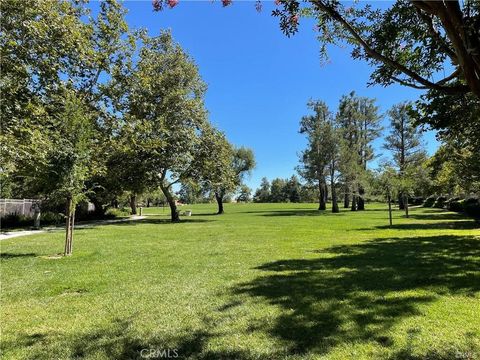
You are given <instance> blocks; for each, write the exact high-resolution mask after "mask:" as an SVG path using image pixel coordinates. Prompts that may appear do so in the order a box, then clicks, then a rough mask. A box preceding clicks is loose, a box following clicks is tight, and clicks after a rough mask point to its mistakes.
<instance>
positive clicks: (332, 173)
mask: <svg viewBox="0 0 480 360" xmlns="http://www.w3.org/2000/svg"><path fill="white" fill-rule="evenodd" d="M330 187H331V188H332V213H338V212H340V210H339V209H338V202H337V190H336V189H335V165H334V164H332V166H331V168H330Z"/></svg>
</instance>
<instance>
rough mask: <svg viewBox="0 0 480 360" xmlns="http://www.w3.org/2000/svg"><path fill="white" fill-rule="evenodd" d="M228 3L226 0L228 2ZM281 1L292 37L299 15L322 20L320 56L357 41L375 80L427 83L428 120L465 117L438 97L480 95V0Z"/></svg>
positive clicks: (279, 12)
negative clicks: (388, 1) (384, 2)
mask: <svg viewBox="0 0 480 360" xmlns="http://www.w3.org/2000/svg"><path fill="white" fill-rule="evenodd" d="M231 2H232V1H231V0H224V1H222V3H223V5H224V6H228V5H230V4H231ZM167 3H168V2H167V1H162V0H155V1H154V2H153V6H154V9H155V10H161V9H162V8H163V4H167ZM176 4H177V2H174V3H171V4H170V6H172V5H173V6H175V5H176ZM276 4H277V5H278V8H277V9H275V10H274V11H273V12H272V14H273V16H276V17H278V18H279V19H280V28H281V29H282V31H283V32H284V33H285V34H286V35H288V36H290V35H292V34H295V33H296V32H297V31H298V28H299V18H300V16H308V17H313V18H314V19H315V20H316V21H317V25H316V28H317V29H318V32H319V33H318V39H319V41H320V45H321V55H322V58H324V59H325V58H327V51H326V50H327V47H328V45H330V44H333V45H335V44H339V45H342V44H344V43H347V44H349V45H351V46H352V47H353V49H352V52H351V56H352V58H354V59H360V60H363V61H365V62H367V63H369V64H370V65H371V66H372V67H373V68H374V70H373V72H372V74H371V76H370V78H371V83H373V84H380V85H384V86H387V85H390V84H392V83H399V84H401V85H403V86H408V87H412V88H416V89H424V90H427V94H426V96H425V97H424V98H423V102H422V101H421V102H420V104H422V105H424V107H425V108H426V109H427V110H428V113H427V114H424V116H422V120H421V121H422V122H423V123H424V124H431V125H435V120H434V122H433V123H430V122H429V121H430V120H432V117H431V116H433V117H437V116H441V117H443V118H444V119H445V123H444V126H443V129H447V130H448V129H449V128H450V127H452V126H455V123H457V124H458V123H460V124H461V120H457V119H462V118H461V117H460V118H455V117H450V116H448V114H449V113H450V112H451V109H452V108H458V107H446V106H444V105H443V104H442V101H441V100H440V101H434V100H435V99H438V98H440V97H441V98H442V99H443V100H446V99H448V100H447V102H448V103H455V102H456V103H458V99H459V98H460V99H462V102H465V101H476V102H477V103H478V101H479V99H480V37H479V36H478V24H479V21H480V2H478V1H473V0H469V1H463V2H460V1H458V0H449V1H427V0H416V1H413V0H411V1H407V0H402V1H396V2H394V3H392V5H391V6H389V7H386V8H378V7H374V6H372V5H371V4H368V3H363V2H358V3H355V4H353V5H352V4H346V3H343V2H341V1H339V0H310V1H308V2H304V3H301V2H300V1H298V0H288V1H287V0H280V1H277V2H276ZM257 8H261V6H260V7H258V6H257ZM442 73H443V74H442ZM445 73H446V74H447V75H445ZM434 78H436V80H434ZM445 110H446V112H444V111H445ZM477 113H478V112H477ZM425 115H427V116H425ZM430 115H431V116H430ZM479 124H480V119H479V118H478V117H477V119H476V125H477V126H478V125H479ZM467 126H469V125H467ZM472 139H473V140H474V139H475V138H472Z"/></svg>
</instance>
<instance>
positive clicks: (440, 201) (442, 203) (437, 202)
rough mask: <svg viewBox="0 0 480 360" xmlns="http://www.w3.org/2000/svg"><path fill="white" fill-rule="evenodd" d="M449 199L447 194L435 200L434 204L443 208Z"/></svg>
mask: <svg viewBox="0 0 480 360" xmlns="http://www.w3.org/2000/svg"><path fill="white" fill-rule="evenodd" d="M447 200H448V199H447V198H446V197H445V196H439V197H437V199H436V200H435V203H434V204H433V207H435V208H439V209H443V208H444V207H445V205H446V202H447Z"/></svg>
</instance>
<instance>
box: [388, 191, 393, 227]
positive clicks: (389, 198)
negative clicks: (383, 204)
mask: <svg viewBox="0 0 480 360" xmlns="http://www.w3.org/2000/svg"><path fill="white" fill-rule="evenodd" d="M387 201H388V218H389V221H390V226H392V198H391V196H390V191H388V193H387Z"/></svg>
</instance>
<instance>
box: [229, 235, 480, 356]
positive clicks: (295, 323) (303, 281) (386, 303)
mask: <svg viewBox="0 0 480 360" xmlns="http://www.w3.org/2000/svg"><path fill="white" fill-rule="evenodd" d="M317 253H319V254H322V255H323V256H322V257H320V258H315V259H288V260H281V261H274V262H270V263H266V264H263V265H261V266H259V267H258V268H257V269H258V270H261V271H262V272H263V274H262V275H261V276H259V277H257V278H256V279H254V280H253V281H251V282H248V283H244V284H241V285H239V286H238V287H236V288H235V289H234V290H233V293H234V294H235V295H245V294H247V295H249V296H250V297H252V298H253V299H256V300H257V301H261V302H264V301H266V302H267V303H269V304H272V305H275V306H280V307H281V308H282V309H283V311H282V314H281V315H280V316H279V317H277V318H276V319H275V320H274V321H273V322H271V323H267V324H265V326H264V329H263V331H265V332H267V333H269V334H270V335H271V336H274V337H276V338H278V339H280V340H282V341H284V342H285V343H286V344H287V347H288V353H289V354H304V353H307V352H310V351H311V352H315V353H321V354H326V353H328V352H329V350H330V349H331V348H333V347H335V346H337V345H339V344H346V343H358V342H371V341H376V342H377V343H378V344H379V345H381V346H390V345H391V344H392V341H393V340H392V339H390V338H389V337H388V335H387V334H388V330H389V329H390V328H391V327H392V326H393V325H394V324H395V323H397V322H399V321H401V320H402V319H404V318H406V317H410V316H415V315H420V314H421V312H420V309H419V306H420V305H422V304H427V303H430V302H432V301H433V300H435V298H436V297H437V296H438V295H440V294H444V293H448V294H456V293H461V294H464V295H466V296H475V292H476V291H479V290H480V273H479V268H480V260H479V257H480V241H479V240H478V239H475V238H474V237H473V236H470V237H468V236H453V235H452V236H436V237H410V238H390V239H376V240H373V241H370V242H367V243H362V244H359V245H351V246H336V247H331V248H329V249H324V250H319V251H317Z"/></svg>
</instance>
